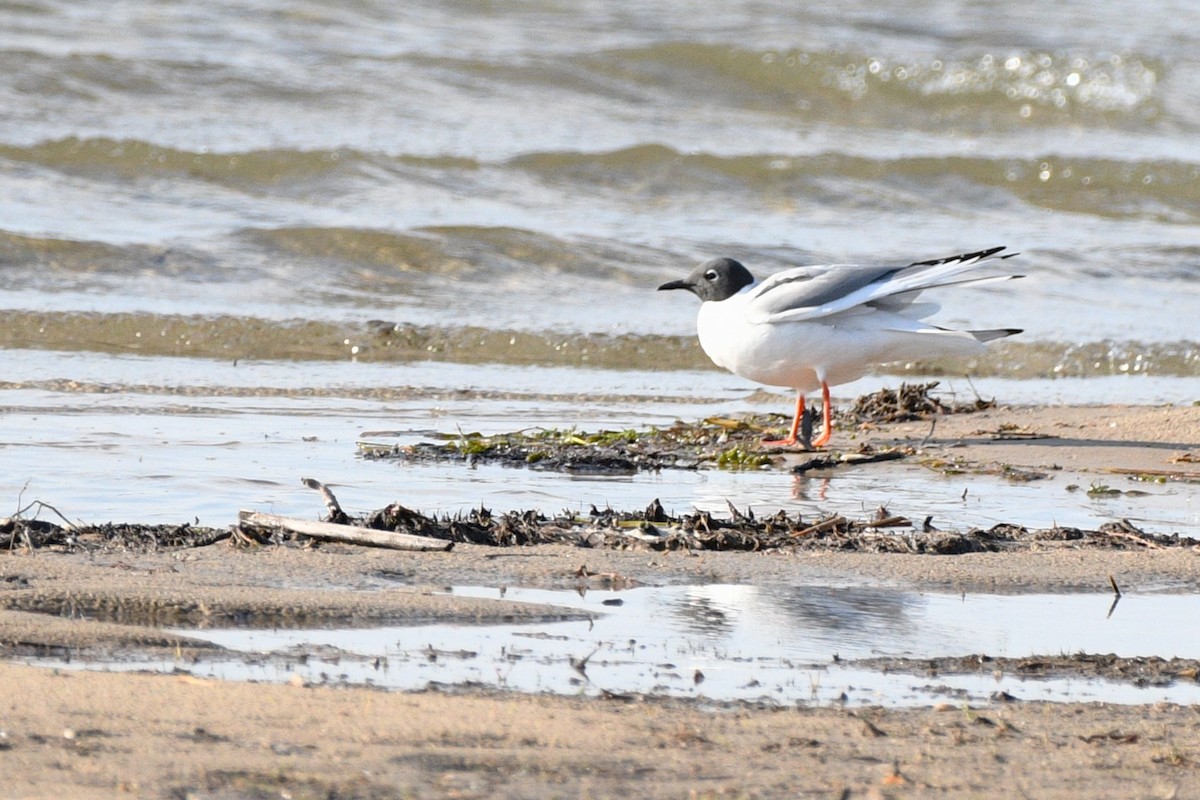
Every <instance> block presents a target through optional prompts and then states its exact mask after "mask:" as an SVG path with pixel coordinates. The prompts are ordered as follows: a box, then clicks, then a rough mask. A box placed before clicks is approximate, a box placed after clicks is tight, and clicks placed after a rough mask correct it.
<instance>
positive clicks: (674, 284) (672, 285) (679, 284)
mask: <svg viewBox="0 0 1200 800" xmlns="http://www.w3.org/2000/svg"><path fill="white" fill-rule="evenodd" d="M691 288H692V285H691V284H690V283H688V282H687V281H670V282H668V283H664V284H663V285H662V286H660V287H658V290H659V291H660V292H661V291H665V290H666V289H691Z"/></svg>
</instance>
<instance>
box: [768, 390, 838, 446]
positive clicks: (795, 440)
mask: <svg viewBox="0 0 1200 800" xmlns="http://www.w3.org/2000/svg"><path fill="white" fill-rule="evenodd" d="M803 422H804V394H803V393H802V392H798V393H797V394H796V416H795V417H793V418H792V429H791V431H789V432H788V435H787V436H786V437H785V438H783V439H764V440H763V444H764V445H765V446H767V447H795V446H796V445H798V444H803V445H805V446H806V447H807V446H808V443H807V442H802V441H801V440H800V436H799V434H800V426H801V424H803ZM821 422H822V424H823V425H824V429H823V430H822V431H821V435H820V436H818V437H817V440H816V441H815V442H813V443H812V447H813V448H817V447H824V446H825V445H827V444H829V437H830V436H832V435H833V407H832V405H831V404H830V402H829V384H827V383H826V382H825V381H821Z"/></svg>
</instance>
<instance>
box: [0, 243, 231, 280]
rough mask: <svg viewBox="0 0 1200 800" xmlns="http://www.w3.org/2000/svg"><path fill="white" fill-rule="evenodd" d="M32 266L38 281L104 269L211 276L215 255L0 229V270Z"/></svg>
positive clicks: (215, 271)
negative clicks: (56, 275) (32, 234)
mask: <svg viewBox="0 0 1200 800" xmlns="http://www.w3.org/2000/svg"><path fill="white" fill-rule="evenodd" d="M12 269H15V270H26V271H27V270H31V269H33V270H37V274H38V280H39V282H40V283H42V284H43V285H50V284H52V283H53V281H52V280H50V279H49V277H48V275H49V274H53V273H61V274H66V275H72V274H74V275H78V274H83V273H104V274H112V275H135V274H140V275H145V274H156V275H170V276H176V277H178V276H186V277H187V278H188V279H189V280H213V279H216V278H217V277H218V276H219V274H220V270H218V269H217V258H216V257H215V256H213V255H211V254H206V253H204V252H201V251H198V250H195V249H192V248H183V247H177V246H169V245H154V244H123V245H116V244H109V243H106V242H92V241H78V240H74V239H63V238H56V237H52V236H26V235H23V234H18V233H12V232H9V231H4V230H0V270H12Z"/></svg>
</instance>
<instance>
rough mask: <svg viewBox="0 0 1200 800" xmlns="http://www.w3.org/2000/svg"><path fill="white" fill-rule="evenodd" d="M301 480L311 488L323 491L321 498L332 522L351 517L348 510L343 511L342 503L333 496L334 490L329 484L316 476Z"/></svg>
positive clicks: (342, 520) (342, 521) (343, 520)
mask: <svg viewBox="0 0 1200 800" xmlns="http://www.w3.org/2000/svg"><path fill="white" fill-rule="evenodd" d="M300 482H301V483H302V484H304V485H305V486H307V487H308V488H309V489H315V490H316V491H318V492H320V493H321V499H322V500H324V501H325V509H326V510H327V511H328V512H329V521H330V522H341V523H344V522H345V521H346V520H348V519H349V517H347V516H346V512H345V511H342V504H341V503H339V502H338V500H337V498H336V497H334V496H333V491H332V490H331V489H330V488H329V487H328V486H326V485H325V484H323V483H321V482H320V481H318V480H316V479H314V478H301V479H300Z"/></svg>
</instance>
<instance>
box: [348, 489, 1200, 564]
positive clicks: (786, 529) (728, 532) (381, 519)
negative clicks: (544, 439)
mask: <svg viewBox="0 0 1200 800" xmlns="http://www.w3.org/2000/svg"><path fill="white" fill-rule="evenodd" d="M729 511H730V514H729V516H728V517H727V518H721V517H715V516H713V515H712V514H711V513H709V512H707V511H699V512H695V513H689V514H680V515H671V514H669V513H667V511H666V510H665V509H664V508H663V506H662V504H661V503H660V502H659V501H658V500H655V501H654V502H653V503H651V504H650V506H649V507H647V508H646V509H645V510H644V511H640V512H621V511H614V510H613V509H610V508H606V509H603V510H600V509H597V508H596V507H594V506H593V507H592V508H591V509H590V510H589V511H588V513H587V514H576V513H573V512H571V511H563V512H562V513H560V514H558V515H557V516H547V515H544V514H542V513H541V512H540V511H536V510H525V511H508V512H503V513H494V512H492V511H490V510H488V509H486V508H483V507H480V508H476V509H472V510H471V511H470V512H467V513H465V514H455V515H441V516H427V515H425V514H422V513H420V512H418V511H414V510H412V509H410V508H407V507H405V506H403V505H400V504H399V503H393V504H392V505H389V506H387V507H386V508H384V509H381V510H378V511H374V512H371V513H370V514H367V515H366V516H365V517H362V518H359V519H357V520H352V522H353V524H357V525H362V526H364V527H368V528H373V529H376V530H388V531H395V532H398V533H407V534H412V535H416V536H427V537H432V538H435V539H442V540H450V541H454V542H468V543H472V544H480V545H490V546H495V547H514V546H522V545H533V544H550V543H553V544H564V545H570V546H577V547H589V548H607V549H618V550H654V551H666V550H691V551H700V550H713V551H766V550H803V551H814V550H843V551H857V552H869V553H908V554H927V555H958V554H962V553H983V552H1012V551H1019V550H1032V549H1036V548H1050V547H1087V548H1102V549H1112V550H1137V549H1149V548H1162V547H1180V546H1190V545H1195V544H1200V541H1198V540H1195V539H1188V538H1183V537H1180V536H1178V535H1177V534H1175V535H1170V536H1165V535H1159V534H1153V533H1147V532H1145V531H1142V530H1139V529H1138V528H1136V527H1135V526H1133V525H1132V524H1131V523H1129V522H1127V521H1124V520H1123V521H1121V522H1118V523H1110V524H1107V525H1103V526H1101V527H1100V528H1099V529H1098V530H1083V529H1079V528H1061V527H1055V528H1050V529H1045V530H1028V529H1026V528H1024V527H1022V526H1019V525H995V526H993V527H991V528H988V529H978V528H975V529H971V530H968V531H966V532H952V531H940V530H937V529H936V528H935V527H933V526H932V525H930V524H929V520H925V521H924V522H923V523H920V524H918V525H914V524H913V523H912V522H911V521H910V520H908V519H906V518H904V517H901V516H898V515H895V514H891V513H889V512H888V511H887V509H880V510H879V512H878V513H876V514H875V515H874V516H873V517H872V518H871V519H866V520H854V519H850V518H847V517H844V516H840V515H834V516H828V517H821V518H805V517H803V516H802V515H800V514H795V515H789V514H788V513H787V512H785V511H782V510H781V511H777V512H775V513H774V514H771V515H769V516H761V517H760V516H757V515H756V514H755V513H754V511H753V510H751V509H745V510H739V509H737V508H735V507H734V506H733V505H732V504H730V506H729Z"/></svg>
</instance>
